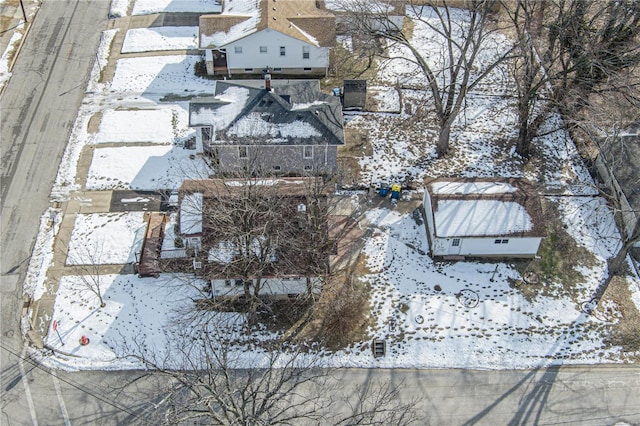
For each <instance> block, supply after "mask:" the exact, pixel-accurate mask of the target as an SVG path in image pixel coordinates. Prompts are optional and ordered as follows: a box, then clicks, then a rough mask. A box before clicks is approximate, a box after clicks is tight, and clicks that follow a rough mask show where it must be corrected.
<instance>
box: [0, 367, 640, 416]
mask: <svg viewBox="0 0 640 426" xmlns="http://www.w3.org/2000/svg"><path fill="white" fill-rule="evenodd" d="M12 358H13V360H14V362H15V360H16V357H15V355H12ZM24 364H25V369H26V377H27V380H28V381H29V383H30V386H31V393H32V396H33V400H34V401H37V402H36V403H35V412H36V416H37V419H38V420H39V421H40V423H42V424H47V425H63V424H67V425H68V424H72V425H75V424H99V425H115V424H145V423H144V421H145V418H146V414H147V413H149V412H150V411H152V410H153V409H154V408H153V402H152V401H150V398H151V396H152V395H157V392H158V389H159V388H158V383H157V382H156V381H155V379H153V378H152V379H142V380H138V381H133V379H134V378H136V377H139V376H140V374H141V373H139V372H110V373H105V372H81V373H68V372H63V371H57V372H55V375H56V376H57V377H56V378H55V379H53V378H52V374H54V373H52V372H50V371H48V370H46V369H44V368H38V367H34V366H33V364H32V363H30V362H28V361H27V362H25V363H24ZM13 365H14V366H15V365H16V364H15V363H14V364H13ZM16 370H17V367H14V368H13V369H11V370H5V371H3V375H5V374H6V375H7V377H6V378H7V379H12V380H9V381H8V382H9V384H10V385H11V386H13V387H12V388H11V389H9V390H8V393H9V394H11V395H14V399H13V400H11V401H9V405H8V406H5V409H4V411H3V418H2V420H0V424H3V425H14V424H15V425H25V424H32V423H33V424H35V422H32V420H33V419H32V417H31V415H30V408H29V404H28V402H27V401H26V400H25V399H24V398H22V399H20V398H19V397H18V395H19V392H17V393H16V392H14V389H15V388H19V387H21V384H20V383H19V381H20V379H19V372H18V371H16ZM52 379H53V383H57V385H56V386H52ZM331 380H332V381H330V382H329V383H328V385H327V387H328V388H329V389H332V395H330V396H331V397H332V398H333V399H334V400H335V401H337V403H336V404H334V405H332V407H331V412H329V413H325V414H329V415H331V414H336V413H342V414H345V415H346V414H347V413H348V410H349V405H348V404H346V402H347V401H349V402H350V403H351V404H353V405H355V404H356V403H357V393H358V392H359V390H361V389H362V388H364V387H367V386H369V387H371V388H372V389H375V388H376V383H377V382H380V381H387V380H389V381H391V382H392V383H394V384H396V385H398V386H399V387H400V390H401V394H400V395H401V399H403V400H404V401H408V400H410V399H412V398H417V399H418V401H419V402H418V408H419V410H420V412H421V415H420V420H419V422H418V424H424V425H559V424H560V425H562V424H579V425H614V424H640V398H639V397H638V395H640V369H638V368H637V367H629V366H594V367H562V368H542V369H538V370H524V371H519V370H515V371H514V370H504V371H477V370H381V369H370V370H368V369H343V370H336V371H334V372H333V373H332V379H331ZM132 382H133V384H129V385H127V384H128V383H132ZM4 391H7V389H5V388H3V392H4ZM317 391H318V390H317V389H311V390H310V392H314V393H315V392H317ZM327 396H329V395H327ZM7 407H9V408H10V409H9V410H8V409H7ZM63 407H64V408H63Z"/></svg>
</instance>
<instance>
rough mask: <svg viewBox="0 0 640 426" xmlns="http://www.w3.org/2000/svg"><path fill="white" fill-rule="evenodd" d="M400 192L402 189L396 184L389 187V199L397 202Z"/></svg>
mask: <svg viewBox="0 0 640 426" xmlns="http://www.w3.org/2000/svg"><path fill="white" fill-rule="evenodd" d="M401 190H402V187H401V186H400V185H398V184H397V183H394V184H393V185H391V199H392V200H398V199H399V198H400V191H401Z"/></svg>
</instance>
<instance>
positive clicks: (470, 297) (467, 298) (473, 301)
mask: <svg viewBox="0 0 640 426" xmlns="http://www.w3.org/2000/svg"><path fill="white" fill-rule="evenodd" d="M456 296H457V297H458V301H459V302H460V303H461V304H462V305H463V306H466V307H467V308H475V307H476V306H478V303H480V296H479V295H478V293H476V292H475V291H473V290H469V289H468V288H465V289H463V290H462V291H460V293H458V294H456Z"/></svg>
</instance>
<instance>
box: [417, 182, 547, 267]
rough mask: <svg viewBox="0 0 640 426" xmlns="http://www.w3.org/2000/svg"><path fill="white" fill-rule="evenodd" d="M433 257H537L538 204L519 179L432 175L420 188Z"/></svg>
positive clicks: (540, 235)
mask: <svg viewBox="0 0 640 426" xmlns="http://www.w3.org/2000/svg"><path fill="white" fill-rule="evenodd" d="M423 203H424V211H425V216H426V221H425V225H426V227H427V236H428V238H429V246H430V252H431V255H432V256H434V257H442V258H445V259H462V258H465V257H514V258H531V257H535V256H536V254H537V252H538V247H539V246H540V243H541V241H542V238H543V231H544V226H543V222H542V205H541V202H540V197H539V196H538V195H537V193H536V192H535V190H534V188H533V185H531V184H530V183H528V182H526V181H524V180H520V179H507V180H496V179H492V180H489V179H487V180H484V179H436V180H432V181H430V182H428V183H427V187H426V190H425V192H424V199H423Z"/></svg>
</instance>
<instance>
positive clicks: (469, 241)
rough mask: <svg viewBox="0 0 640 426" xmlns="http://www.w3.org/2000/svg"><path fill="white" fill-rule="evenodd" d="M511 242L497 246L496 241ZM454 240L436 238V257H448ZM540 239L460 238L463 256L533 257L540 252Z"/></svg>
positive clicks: (434, 245) (434, 248) (505, 237)
mask: <svg viewBox="0 0 640 426" xmlns="http://www.w3.org/2000/svg"><path fill="white" fill-rule="evenodd" d="M498 239H500V240H503V239H505V240H509V242H508V243H507V244H502V243H501V244H496V243H495V240H498ZM452 240H453V238H436V239H435V241H434V244H433V248H432V251H433V255H434V256H447V255H449V254H450V250H449V247H450V246H451V241H452ZM541 241H542V238H540V237H507V236H504V237H475V238H474V237H464V238H460V253H459V255H461V256H478V257H482V256H498V257H533V256H535V255H536V253H537V252H538V247H539V246H540V242H541Z"/></svg>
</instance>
